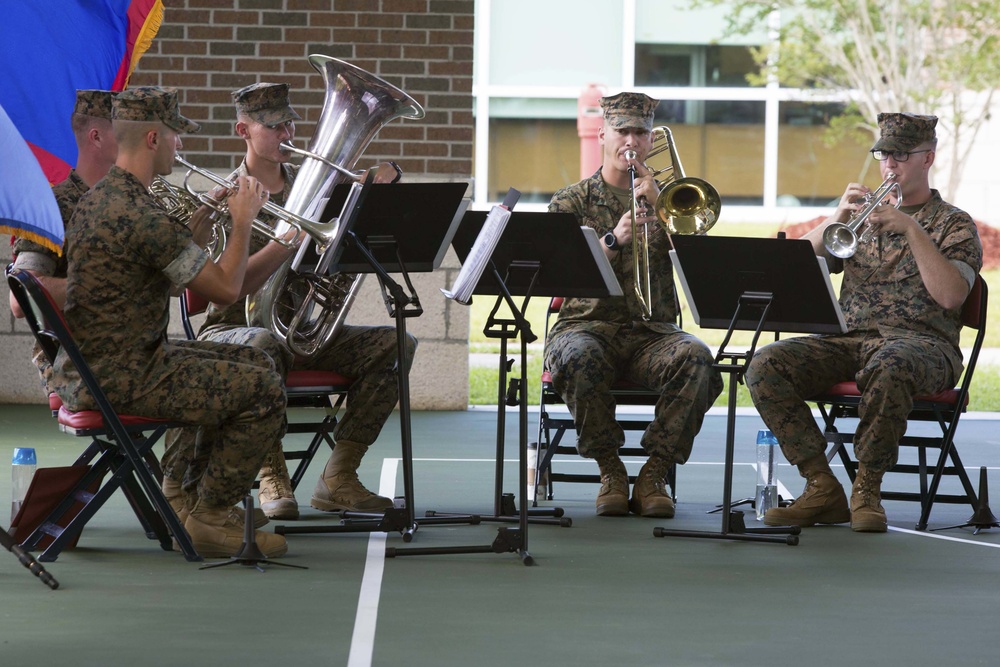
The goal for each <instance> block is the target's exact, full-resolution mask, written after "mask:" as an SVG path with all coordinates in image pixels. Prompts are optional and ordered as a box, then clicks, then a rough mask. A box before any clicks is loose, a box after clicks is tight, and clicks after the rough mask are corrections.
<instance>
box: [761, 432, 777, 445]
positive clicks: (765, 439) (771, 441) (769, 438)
mask: <svg viewBox="0 0 1000 667" xmlns="http://www.w3.org/2000/svg"><path fill="white" fill-rule="evenodd" d="M757 444H758V445H776V444H778V439H777V438H776V437H774V434H773V433H771V431H770V430H769V429H766V428H762V429H760V430H759V431H757Z"/></svg>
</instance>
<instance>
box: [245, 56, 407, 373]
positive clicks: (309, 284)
mask: <svg viewBox="0 0 1000 667" xmlns="http://www.w3.org/2000/svg"><path fill="white" fill-rule="evenodd" d="M309 63H310V64H311V65H312V66H313V67H314V68H315V69H316V70H317V71H318V72H319V73H320V74H321V75H322V77H323V85H324V89H325V97H324V101H323V109H322V112H321V113H320V118H319V121H318V122H317V124H316V131H315V132H314V134H313V137H312V140H311V141H310V144H309V148H308V149H307V150H305V151H300V150H297V149H295V148H294V147H293V146H283V147H284V149H285V150H286V152H296V153H301V154H303V155H305V157H304V159H303V162H302V166H301V167H300V169H299V173H298V175H297V176H296V178H295V182H294V183H292V189H291V191H290V192H289V195H288V200H287V201H286V202H285V205H284V207H283V208H284V210H285V211H288V212H289V213H291V214H293V215H295V216H300V217H303V218H308V219H310V220H316V219H317V218H318V217H319V216H320V215H322V212H323V208H324V206H325V205H326V201H327V199H328V198H329V196H330V194H331V192H332V191H333V188H334V186H336V185H337V184H338V183H341V182H345V181H348V180H352V179H353V180H355V181H356V180H357V179H358V177H357V175H356V174H354V173H353V172H352V171H351V170H352V169H353V168H354V165H355V163H356V162H357V160H358V158H359V157H360V156H361V154H362V153H363V152H364V150H365V148H366V147H367V146H368V144H369V143H370V142H371V140H372V139H374V137H375V135H376V134H377V133H378V131H379V130H381V129H382V127H383V126H384V125H386V124H387V123H389V122H390V121H392V120H395V119H396V118H412V119H420V118H423V117H424V110H423V108H422V107H421V106H420V104H418V103H417V101H416V100H414V99H413V98H412V97H410V96H409V95H407V94H406V93H405V92H403V91H402V90H400V89H399V88H396V87H395V86H393V85H391V84H389V83H388V82H386V81H383V80H382V79H380V78H379V77H377V76H375V75H373V74H370V73H368V72H366V71H364V70H362V69H360V68H358V67H355V66H354V65H351V64H350V63H347V62H344V61H342V60H338V59H336V58H331V57H329V56H324V55H315V54H314V55H311V56H309ZM330 225H331V229H330V230H329V231H327V232H324V233H323V234H320V235H318V236H319V238H317V237H316V236H314V234H313V233H312V232H310V231H309V230H306V231H307V235H308V238H306V240H305V241H304V242H303V243H302V245H301V246H300V247H299V250H298V252H297V253H296V254H295V255H294V256H293V257H291V258H289V259H288V260H287V261H286V262H285V263H284V264H282V265H281V266H280V267H279V268H278V269H277V270H276V271H275V272H274V273H273V274H272V275H271V276H270V277H269V278H268V279H267V281H266V282H265V283H264V285H263V286H262V287H261V288H260V289H259V290H258V291H257V292H255V293H254V294H252V295H251V296H250V297H249V298H248V299H247V305H246V309H247V322H248V323H249V324H250V325H251V326H259V327H265V328H268V329H271V330H272V331H274V332H275V333H276V334H278V335H279V336H280V337H281V338H282V339H283V340H284V341H285V344H286V345H287V346H288V348H289V349H290V350H291V351H292V352H293V353H295V354H296V355H298V356H300V357H309V356H313V355H315V354H316V353H318V352H320V351H321V350H323V349H325V348H326V347H327V346H328V345H329V344H330V343H331V342H333V340H334V339H335V338H336V336H337V333H338V332H339V331H340V328H341V327H342V326H343V323H344V320H345V318H346V316H347V312H348V310H349V309H350V307H351V305H352V304H353V303H354V299H355V298H356V297H357V294H358V292H359V290H360V288H361V282H362V280H363V278H364V274H358V275H357V276H353V275H350V274H328V272H327V267H328V266H329V263H330V262H331V261H332V257H333V254H334V253H335V251H336V250H337V248H336V247H335V246H333V245H332V244H331V243H330V242H331V241H332V240H333V239H334V238H336V235H337V234H336V232H337V227H338V225H337V224H336V221H334V222H332V223H330ZM324 226H325V225H324ZM289 227H290V225H289V223H288V222H286V221H284V220H280V219H279V221H278V223H277V226H276V228H275V233H276V234H277V235H278V236H282V235H283V234H284V233H285V232H287V231H288V229H289ZM313 241H315V242H316V244H317V246H318V247H317V250H318V252H320V253H321V255H320V259H319V263H318V264H317V266H316V267H315V270H311V271H300V270H299V269H300V266H301V265H302V263H303V261H304V259H305V257H306V254H307V252H308V248H309V245H310V243H311V242H313Z"/></svg>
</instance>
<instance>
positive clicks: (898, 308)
mask: <svg viewBox="0 0 1000 667" xmlns="http://www.w3.org/2000/svg"><path fill="white" fill-rule="evenodd" d="M913 217H914V218H915V219H916V221H917V222H918V223H919V224H920V225H921V226H922V227H923V228H924V230H925V231H926V232H927V233H928V234H929V235H930V237H931V239H932V240H933V241H934V244H935V245H936V246H937V247H938V248H939V249H940V251H941V253H942V254H943V255H944V257H945V258H946V259H948V260H950V261H951V262H960V263H963V264H966V265H968V266H969V267H970V268H971V269H972V271H973V273H978V272H979V270H980V269H981V268H982V265H983V246H982V243H981V242H980V240H979V232H978V230H977V229H976V225H975V223H974V222H973V221H972V218H971V217H970V216H969V214H968V213H966V212H965V211H962V210H961V209H959V208H956V207H955V206H953V205H951V204H949V203H947V202H945V201H944V200H942V199H941V195H940V193H938V191H937V190H932V191H931V198H930V199H929V200H928V201H927V203H926V204H924V205H923V207H922V208H921V209H920V210H919V211H917V212H916V213H915V214H913ZM830 268H831V270H833V271H840V270H843V271H844V282H843V285H842V287H841V290H840V306H841V308H842V309H843V311H844V318H845V320H846V321H847V327H848V329H849V330H850V331H878V332H879V333H880V335H882V336H884V337H892V336H907V337H913V336H917V337H924V338H936V339H938V340H940V341H943V342H945V343H946V344H947V345H945V346H942V349H943V350H944V351H945V353H946V354H948V356H949V358H950V359H951V360H952V362H953V364H957V365H956V368H958V369H961V358H962V357H961V352H960V350H959V333H960V331H961V329H962V323H961V319H960V315H961V313H960V309H957V308H956V309H952V310H948V309H945V308H943V307H941V306H940V305H939V304H938V303H937V302H936V301H935V300H934V298H933V297H932V296H931V295H930V292H928V291H927V288H926V287H925V286H924V281H923V278H921V276H920V270H919V269H918V268H917V262H916V260H915V259H914V257H913V253H911V252H910V250H909V247H908V246H907V244H906V238H905V237H904V236H903V235H901V234H882V235H881V236H878V237H876V238H875V239H874V240H873V241H872V242H869V243H859V244H858V250H857V252H856V253H855V254H854V256H853V257H851V258H849V259H848V260H846V261H845V260H836V261H834V262H832V263H831V266H830Z"/></svg>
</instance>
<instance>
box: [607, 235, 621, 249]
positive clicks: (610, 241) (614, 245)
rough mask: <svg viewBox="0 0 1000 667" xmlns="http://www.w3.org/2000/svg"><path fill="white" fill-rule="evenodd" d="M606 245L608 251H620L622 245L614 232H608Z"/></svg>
mask: <svg viewBox="0 0 1000 667" xmlns="http://www.w3.org/2000/svg"><path fill="white" fill-rule="evenodd" d="M604 245H606V246H607V247H608V250H618V249H619V248H621V245H620V244H619V243H618V239H617V238H615V233H614V232H608V233H607V234H605V235H604Z"/></svg>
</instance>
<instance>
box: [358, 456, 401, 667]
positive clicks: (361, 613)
mask: <svg viewBox="0 0 1000 667" xmlns="http://www.w3.org/2000/svg"><path fill="white" fill-rule="evenodd" d="M398 467H399V459H385V460H383V461H382V476H381V478H380V479H379V486H378V492H379V495H380V496H384V497H386V498H395V497H396V469H397V468H398ZM385 540H386V533H383V532H380V531H379V532H373V533H371V534H370V536H369V537H368V556H367V557H366V558H365V574H364V576H363V577H362V579H361V593H360V594H359V595H358V613H357V614H356V615H355V617H354V634H352V635H351V652H350V655H349V656H348V658H347V667H370V666H371V664H372V654H373V653H374V651H375V625H376V623H377V622H378V603H379V598H380V597H381V595H382V574H383V572H384V570H385Z"/></svg>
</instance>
